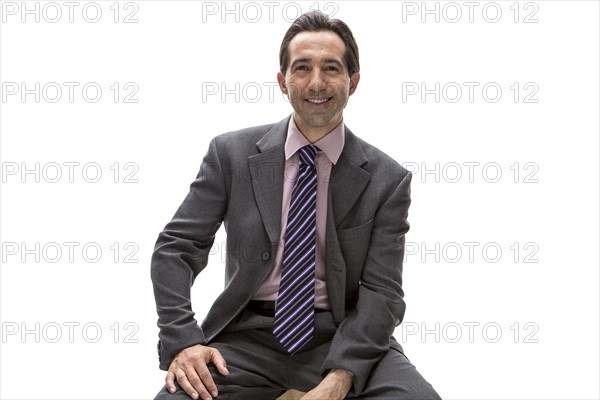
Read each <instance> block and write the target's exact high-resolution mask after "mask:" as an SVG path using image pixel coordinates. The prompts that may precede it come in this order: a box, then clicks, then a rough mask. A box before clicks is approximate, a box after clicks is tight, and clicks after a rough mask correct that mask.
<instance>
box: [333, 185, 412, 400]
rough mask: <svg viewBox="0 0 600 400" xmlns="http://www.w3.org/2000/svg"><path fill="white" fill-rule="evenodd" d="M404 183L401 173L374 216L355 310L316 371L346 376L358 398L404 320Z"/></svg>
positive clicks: (407, 188)
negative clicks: (343, 371)
mask: <svg viewBox="0 0 600 400" xmlns="http://www.w3.org/2000/svg"><path fill="white" fill-rule="evenodd" d="M410 181H411V174H410V173H407V174H406V175H405V176H404V178H403V179H402V181H401V182H400V183H399V184H398V186H397V187H396V188H395V189H394V190H393V192H392V194H391V195H390V196H389V197H388V198H387V200H385V202H384V203H383V204H382V205H381V207H380V208H379V209H378V210H377V212H376V214H375V216H374V219H373V229H372V231H371V239H370V243H369V248H368V251H367V256H366V259H365V264H364V267H363V271H362V275H361V285H360V287H359V295H358V301H357V303H356V307H355V308H354V309H352V310H351V311H350V312H349V313H348V314H347V315H346V318H345V319H344V320H343V321H342V323H341V324H340V325H339V326H338V329H337V332H336V334H335V336H334V338H333V341H332V344H331V347H330V350H329V354H328V355H327V358H326V360H325V362H324V363H323V365H322V367H321V370H322V372H323V374H325V373H326V372H327V371H328V370H331V369H340V368H343V369H346V370H348V371H350V372H351V373H352V374H353V384H354V390H355V392H356V394H359V395H360V393H362V391H363V389H364V386H365V382H366V380H367V377H368V376H369V373H370V371H371V369H372V368H373V366H374V365H375V363H377V361H379V360H380V358H381V356H382V355H383V353H384V352H385V351H387V350H388V349H389V347H390V337H391V336H392V334H393V333H394V329H395V328H396V326H397V325H398V324H399V323H400V322H401V321H402V318H403V317H404V311H405V303H404V300H403V296H404V292H403V291H402V260H403V257H404V234H405V233H406V232H407V231H408V229H409V225H408V222H407V217H408V208H409V206H410Z"/></svg>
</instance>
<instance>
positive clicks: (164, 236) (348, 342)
mask: <svg viewBox="0 0 600 400" xmlns="http://www.w3.org/2000/svg"><path fill="white" fill-rule="evenodd" d="M279 57H280V65H281V71H280V72H279V73H278V75H277V80H278V82H279V86H280V88H281V91H282V92H283V93H284V94H285V95H287V96H288V97H289V99H290V103H291V105H292V107H293V109H294V112H293V114H292V115H291V116H289V117H286V118H285V119H283V120H282V121H279V122H277V123H275V124H270V125H264V126H259V127H253V128H247V129H243V130H240V131H236V132H229V133H225V134H223V135H219V136H217V137H215V138H214V139H213V140H212V141H211V143H210V146H209V149H208V152H207V154H206V156H205V157H204V160H203V162H202V166H201V168H200V172H199V173H198V176H197V178H196V180H195V181H194V182H193V183H192V184H191V187H190V192H189V194H188V195H187V197H186V198H185V200H184V202H183V204H182V205H181V206H180V207H179V209H178V210H177V213H176V214H175V216H174V217H173V219H172V221H171V222H169V223H168V224H167V226H166V227H165V229H164V230H163V232H161V233H160V235H159V237H158V241H157V243H156V247H155V251H154V254H153V257H152V271H151V272H152V282H153V285H154V293H155V299H156V305H157V311H158V316H159V319H158V326H159V328H160V333H159V338H160V341H159V346H158V352H159V359H160V367H161V368H162V369H164V370H167V371H168V372H167V376H166V384H165V386H164V387H163V389H162V390H161V391H160V392H159V393H158V395H157V397H156V398H157V399H188V398H189V397H191V398H193V399H198V398H202V399H210V398H212V397H218V398H219V399H257V400H263V399H275V398H276V397H277V396H279V395H281V394H282V393H284V392H285V391H286V390H287V389H297V390H300V391H302V392H306V393H305V395H304V396H303V399H306V400H308V399H319V400H320V399H344V398H372V399H394V400H398V399H411V400H412V399H438V398H439V396H438V395H437V393H436V392H435V390H434V389H433V388H432V386H431V385H430V384H429V383H428V382H427V381H426V380H425V379H424V378H423V377H422V376H421V375H420V374H419V373H418V372H417V370H416V369H415V367H414V366H413V365H412V364H411V363H410V362H409V361H408V359H407V358H406V356H405V355H404V353H403V349H402V347H401V346H400V344H398V342H397V341H396V340H395V339H394V338H393V336H392V334H393V332H394V329H395V327H396V326H397V325H398V324H399V323H400V322H401V321H402V318H403V316H404V311H405V303H404V300H403V296H404V293H403V290H402V259H403V255H404V235H405V233H406V232H407V231H408V229H409V225H408V222H407V216H408V208H409V205H410V180H411V175H410V173H409V172H408V171H407V170H405V169H404V168H403V167H402V166H400V164H399V163H398V162H396V161H394V160H393V159H391V158H390V157H389V156H387V155H386V154H385V153H383V152H382V151H380V150H378V149H377V148H375V147H373V146H371V145H369V144H368V143H367V142H365V141H364V140H362V139H360V138H359V137H358V136H356V135H354V134H353V133H352V132H351V131H350V130H349V129H348V128H347V127H346V126H345V125H344V123H343V111H344V108H345V106H346V104H347V102H348V98H349V97H350V96H351V95H352V94H353V93H354V92H355V91H356V88H357V86H358V83H359V80H360V72H359V71H360V66H359V57H358V47H357V45H356V42H355V40H354V37H353V35H352V32H351V31H350V29H349V28H348V26H347V25H346V24H345V23H344V22H342V21H340V20H336V19H330V18H329V17H327V16H326V15H324V14H322V13H320V12H310V13H307V14H304V15H302V16H300V17H299V18H298V19H297V20H296V21H295V22H294V23H293V24H292V26H291V27H290V28H289V30H288V31H287V33H286V34H285V36H284V38H283V42H282V44H281V49H280V54H279ZM240 169H242V171H240ZM222 223H223V224H224V226H225V230H226V232H227V258H226V267H225V268H226V271H225V276H226V285H225V289H224V291H223V293H222V294H221V295H220V296H219V297H218V298H217V300H216V301H215V303H214V304H213V306H212V307H211V309H210V311H209V313H208V315H207V316H206V318H205V319H204V321H203V322H202V324H201V325H198V323H197V321H196V319H195V318H194V312H193V311H192V306H191V300H190V297H191V296H190V295H191V293H190V292H191V287H192V284H193V282H194V280H195V279H196V277H197V276H198V274H199V273H200V272H201V271H202V270H203V269H204V267H205V266H206V265H207V262H208V254H209V252H210V248H211V246H212V244H213V241H214V237H215V234H216V232H217V230H218V228H219V227H220V225H221V224H222Z"/></svg>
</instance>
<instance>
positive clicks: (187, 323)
mask: <svg viewBox="0 0 600 400" xmlns="http://www.w3.org/2000/svg"><path fill="white" fill-rule="evenodd" d="M226 205H227V192H226V190H225V184H224V179H223V173H222V168H221V163H220V160H219V155H218V152H217V146H216V141H215V139H213V140H212V141H211V143H210V145H209V149H208V152H207V154H206V155H205V157H204V159H203V161H202V165H201V166H200V171H199V172H198V175H197V177H196V179H195V180H194V182H192V184H191V185H190V191H189V193H188V195H187V196H186V198H185V199H184V201H183V203H182V204H181V206H180V207H179V209H178V210H177V212H176V213H175V216H174V217H173V219H172V220H171V222H169V223H168V224H167V225H166V226H165V228H164V230H163V231H162V232H161V233H160V234H159V236H158V240H157V242H156V245H155V248H154V253H153V255H152V260H151V278H152V284H153V288H154V298H155V301H156V311H157V313H158V327H159V329H160V332H159V342H158V353H159V363H160V365H159V366H160V368H161V369H163V370H167V369H168V368H169V365H170V363H171V360H172V358H173V357H174V356H175V355H176V354H177V353H178V352H179V351H181V350H183V349H184V348H186V347H189V346H192V345H195V344H199V343H204V341H205V337H204V334H203V332H202V329H201V328H200V326H199V325H198V323H197V321H196V319H195V318H194V312H193V311H192V304H191V298H190V296H191V287H192V284H193V283H194V279H195V278H196V276H197V275H198V274H199V273H200V272H201V271H202V270H203V269H204V267H206V265H207V262H208V254H209V252H210V248H211V246H212V244H213V242H214V240H215V234H216V233H217V231H218V229H219V227H220V226H221V223H222V221H223V218H224V215H225V210H226Z"/></svg>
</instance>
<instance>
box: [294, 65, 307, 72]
mask: <svg viewBox="0 0 600 400" xmlns="http://www.w3.org/2000/svg"><path fill="white" fill-rule="evenodd" d="M294 71H308V65H298V66H297V67H296V68H294Z"/></svg>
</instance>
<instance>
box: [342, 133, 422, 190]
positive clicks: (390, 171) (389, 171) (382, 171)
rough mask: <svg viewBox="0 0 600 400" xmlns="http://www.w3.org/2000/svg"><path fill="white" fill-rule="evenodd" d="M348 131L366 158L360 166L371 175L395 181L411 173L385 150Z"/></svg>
mask: <svg viewBox="0 0 600 400" xmlns="http://www.w3.org/2000/svg"><path fill="white" fill-rule="evenodd" d="M348 133H349V134H350V135H352V136H353V139H354V140H356V141H357V143H358V144H359V145H360V148H361V149H362V151H363V153H364V155H365V157H366V158H367V162H366V163H365V164H364V165H363V166H362V167H363V168H364V169H365V170H366V171H368V172H369V173H370V174H371V175H374V176H377V177H386V178H387V179H389V180H390V181H395V182H396V183H400V182H402V181H403V180H404V179H405V178H406V177H407V176H410V175H411V173H410V171H408V170H407V169H406V168H404V167H403V166H402V164H400V162H399V161H397V160H395V159H394V158H392V157H391V156H390V155H388V154H387V153H386V152H384V151H383V150H381V149H379V148H377V147H375V146H374V145H372V144H370V143H369V142H367V141H366V140H364V139H362V138H361V137H359V136H357V135H355V134H354V133H352V132H351V131H349V130H348ZM409 179H410V177H409Z"/></svg>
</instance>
